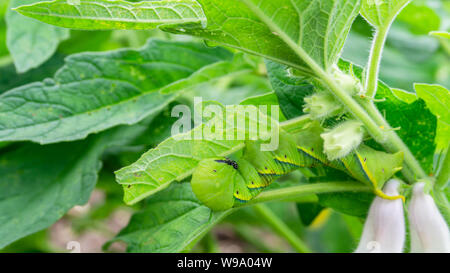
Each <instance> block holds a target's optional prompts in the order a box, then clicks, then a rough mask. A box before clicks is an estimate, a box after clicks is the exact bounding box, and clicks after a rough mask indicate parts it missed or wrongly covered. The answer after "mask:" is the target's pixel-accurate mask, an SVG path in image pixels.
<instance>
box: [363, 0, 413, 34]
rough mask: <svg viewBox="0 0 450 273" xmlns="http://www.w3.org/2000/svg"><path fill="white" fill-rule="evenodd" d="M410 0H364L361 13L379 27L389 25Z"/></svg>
mask: <svg viewBox="0 0 450 273" xmlns="http://www.w3.org/2000/svg"><path fill="white" fill-rule="evenodd" d="M409 1H410V0H362V5H361V14H362V15H363V16H364V18H366V20H367V21H369V23H371V24H372V25H373V26H375V27H377V28H385V27H388V26H389V25H390V24H391V23H392V21H394V19H395V17H396V16H397V14H398V13H399V12H400V11H401V10H402V9H403V7H405V6H406V5H407V4H408V2H409Z"/></svg>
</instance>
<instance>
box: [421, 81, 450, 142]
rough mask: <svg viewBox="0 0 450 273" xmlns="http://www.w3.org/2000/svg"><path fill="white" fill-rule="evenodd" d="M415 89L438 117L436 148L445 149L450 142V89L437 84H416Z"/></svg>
mask: <svg viewBox="0 0 450 273" xmlns="http://www.w3.org/2000/svg"><path fill="white" fill-rule="evenodd" d="M414 89H415V90H416V94H417V96H418V97H419V98H421V99H423V100H424V101H425V103H426V104H427V107H428V109H430V111H431V113H433V114H434V115H435V116H436V117H437V120H438V124H437V132H436V141H435V142H436V149H437V150H438V151H442V150H445V149H446V148H447V147H448V145H449V142H450V110H449V108H448V107H449V106H450V91H449V90H447V89H446V88H445V87H443V86H440V85H437V84H415V85H414Z"/></svg>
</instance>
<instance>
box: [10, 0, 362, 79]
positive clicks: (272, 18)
mask: <svg viewBox="0 0 450 273" xmlns="http://www.w3.org/2000/svg"><path fill="white" fill-rule="evenodd" d="M171 2H173V1H154V2H153V1H152V2H141V3H138V4H129V5H130V6H129V8H137V7H139V6H145V5H154V4H155V3H158V4H161V5H168V4H169V3H171ZM198 2H199V3H200V4H201V8H202V10H203V12H204V14H205V15H206V18H207V26H206V27H205V25H204V24H190V25H189V26H187V27H186V26H185V25H183V23H184V22H183V21H182V20H181V21H180V22H173V23H172V24H171V25H165V26H164V25H163V23H164V20H160V21H158V20H157V21H154V22H153V24H149V25H148V26H149V27H155V26H160V27H161V28H162V29H164V30H167V31H170V32H174V33H179V34H191V35H194V36H199V37H202V38H205V39H207V40H210V41H212V42H215V43H220V44H223V45H226V46H230V47H234V48H237V49H240V50H243V51H245V52H248V53H252V54H256V55H260V56H264V57H267V58H268V59H272V60H274V61H277V62H279V63H284V64H286V65H290V66H293V67H296V68H297V69H299V70H302V71H303V72H304V73H310V69H309V67H308V66H306V65H305V64H304V62H303V61H302V60H300V59H299V57H298V56H297V55H296V54H295V53H294V52H293V50H292V48H291V47H290V46H288V45H287V44H286V42H287V41H286V40H285V39H284V38H283V37H281V36H287V37H288V39H290V41H291V42H292V43H295V44H296V45H297V46H299V47H301V48H302V49H303V50H304V51H305V52H306V53H307V54H308V55H309V56H310V58H312V59H313V61H315V62H316V63H317V64H318V65H319V66H321V67H322V68H325V69H328V68H329V67H330V66H332V65H333V64H335V62H336V61H337V59H338V58H339V54H340V52H341V49H342V46H343V44H344V41H345V38H346V36H347V33H348V31H349V29H350V26H351V24H352V22H353V20H354V19H355V17H356V16H357V15H358V13H359V7H360V0H279V1H272V0H229V1H223V0H199V1H198ZM80 3H81V6H84V5H87V2H86V3H85V2H84V1H81V2H80ZM95 3H102V5H105V2H104V1H95ZM175 3H176V2H175ZM60 5H61V4H60V1H56V2H51V3H46V2H45V3H43V4H38V5H34V6H31V7H21V8H19V11H21V12H24V11H25V10H28V12H29V13H26V15H29V16H33V17H34V18H37V19H39V20H44V21H46V22H48V23H52V24H58V25H62V24H61V23H60V22H66V21H65V20H58V21H56V20H55V19H54V14H53V13H52V14H50V13H47V14H45V13H43V12H37V14H38V15H36V14H34V13H30V11H31V10H35V9H37V8H39V7H41V6H42V7H43V8H44V7H45V8H47V7H48V6H55V8H54V9H59V11H58V14H59V17H61V18H64V17H66V16H69V17H70V16H73V14H74V11H73V8H72V7H70V9H69V8H68V9H62V8H60ZM192 5H193V4H192V3H191V5H190V7H191V6H192ZM65 6H67V5H65ZM78 6H80V5H78ZM24 14H25V13H24ZM75 14H80V13H78V12H75ZM81 14H82V16H80V17H78V19H77V20H87V19H88V18H90V17H92V13H89V14H86V15H85V14H83V13H81ZM181 17H182V16H181ZM153 19H154V18H153ZM201 19H202V20H203V18H201ZM202 20H200V21H202ZM131 21H132V22H133V23H136V19H135V18H132V20H131ZM198 21H199V20H197V21H196V22H198ZM119 22H120V19H119ZM202 22H203V21H202ZM78 24H79V23H77V22H76V21H73V20H72V21H70V23H64V26H66V27H75V28H76V27H77V25H78ZM124 24H125V23H124V22H121V23H118V26H111V25H110V24H108V28H124V27H126V26H124ZM85 27H86V28H89V29H101V28H102V25H101V24H90V25H86V26H85ZM274 29H277V30H280V32H276V31H274ZM281 34H283V35H281Z"/></svg>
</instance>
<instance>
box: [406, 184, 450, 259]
mask: <svg viewBox="0 0 450 273" xmlns="http://www.w3.org/2000/svg"><path fill="white" fill-rule="evenodd" d="M424 187H425V183H416V184H415V185H414V189H413V197H412V199H411V203H410V205H409V208H408V212H409V223H410V227H411V252H446V253H450V232H449V229H448V226H447V223H446V222H445V220H444V218H443V217H442V215H441V213H440V212H439V209H438V208H437V207H436V204H435V203H434V200H433V198H432V197H431V196H430V195H429V194H426V193H425V192H424Z"/></svg>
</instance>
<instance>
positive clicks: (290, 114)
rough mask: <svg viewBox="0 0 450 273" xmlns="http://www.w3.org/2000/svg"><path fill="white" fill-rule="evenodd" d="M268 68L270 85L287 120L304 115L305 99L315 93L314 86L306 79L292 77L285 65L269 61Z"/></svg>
mask: <svg viewBox="0 0 450 273" xmlns="http://www.w3.org/2000/svg"><path fill="white" fill-rule="evenodd" d="M266 66H267V72H268V74H269V79H270V83H271V84H272V88H273V90H274V91H275V94H276V95H277V97H278V100H279V102H280V107H281V111H282V112H283V114H284V115H285V116H286V118H288V119H292V118H295V117H298V116H301V115H303V114H304V113H303V105H304V104H305V102H304V98H305V97H306V96H308V95H310V94H311V93H312V92H313V91H314V86H313V85H312V84H310V83H308V82H307V81H306V80H305V78H304V77H299V76H295V75H291V74H290V73H289V69H288V67H286V66H285V65H282V64H278V63H276V62H272V61H267V62H266Z"/></svg>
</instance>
